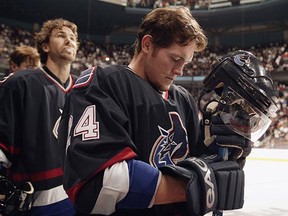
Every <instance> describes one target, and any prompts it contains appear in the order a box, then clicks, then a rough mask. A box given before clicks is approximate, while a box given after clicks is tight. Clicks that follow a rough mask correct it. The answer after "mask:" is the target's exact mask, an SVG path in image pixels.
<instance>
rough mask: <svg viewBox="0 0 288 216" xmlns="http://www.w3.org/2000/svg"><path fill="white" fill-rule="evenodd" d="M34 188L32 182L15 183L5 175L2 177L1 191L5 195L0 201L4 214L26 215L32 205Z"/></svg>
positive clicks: (9, 215) (8, 215)
mask: <svg viewBox="0 0 288 216" xmlns="http://www.w3.org/2000/svg"><path fill="white" fill-rule="evenodd" d="M33 192H34V188H33V186H32V184H31V183H30V182H24V183H22V184H18V185H15V184H14V183H13V182H12V181H10V180H8V179H7V178H5V177H1V178H0V193H1V194H3V195H5V196H4V199H2V200H1V201H0V213H1V215H3V216H14V215H25V213H27V211H29V210H30V208H31V206H32V196H33Z"/></svg>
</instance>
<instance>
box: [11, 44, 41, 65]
mask: <svg viewBox="0 0 288 216" xmlns="http://www.w3.org/2000/svg"><path fill="white" fill-rule="evenodd" d="M24 61H29V62H30V65H31V66H38V65H39V63H40V55H39V53H38V51H37V49H36V48H34V47H31V46H26V45H22V46H17V47H16V48H15V49H14V51H13V52H12V53H11V54H10V56H9V59H8V63H9V65H10V66H11V65H12V64H15V65H17V66H18V67H19V66H20V65H21V63H23V62H24Z"/></svg>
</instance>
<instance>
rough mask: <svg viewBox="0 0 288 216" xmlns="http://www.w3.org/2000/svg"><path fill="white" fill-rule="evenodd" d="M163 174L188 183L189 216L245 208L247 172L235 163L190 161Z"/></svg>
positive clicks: (169, 168)
mask: <svg viewBox="0 0 288 216" xmlns="http://www.w3.org/2000/svg"><path fill="white" fill-rule="evenodd" d="M210 157H213V156H210ZM160 170H161V171H162V173H163V174H168V175H172V176H178V177H182V178H186V179H189V182H188V185H187V191H186V196H187V205H188V209H189V215H190V216H200V215H205V214H206V213H208V212H212V211H214V210H216V209H220V210H232V209H239V208H242V207H243V204H244V180H245V179H244V171H243V170H242V169H241V168H240V166H239V164H238V163H237V162H235V161H218V162H215V161H214V159H213V158H212V159H211V158H210V160H207V159H204V158H196V157H191V158H188V159H185V160H183V161H181V162H179V163H178V164H177V165H166V166H164V167H161V168H160Z"/></svg>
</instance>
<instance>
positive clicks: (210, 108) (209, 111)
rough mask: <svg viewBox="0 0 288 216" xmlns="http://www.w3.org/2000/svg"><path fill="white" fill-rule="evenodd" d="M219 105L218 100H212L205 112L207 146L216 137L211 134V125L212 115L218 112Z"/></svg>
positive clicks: (205, 142) (205, 141)
mask: <svg viewBox="0 0 288 216" xmlns="http://www.w3.org/2000/svg"><path fill="white" fill-rule="evenodd" d="M217 107H218V102H216V101H211V102H209V103H208V104H207V106H206V109H205V112H203V120H204V121H203V122H204V135H205V139H204V144H205V145H206V146H208V145H210V144H211V143H212V142H213V141H214V139H215V138H216V137H215V136H214V135H213V136H211V133H210V126H211V116H212V115H213V114H214V113H216V111H217Z"/></svg>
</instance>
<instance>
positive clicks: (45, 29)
mask: <svg viewBox="0 0 288 216" xmlns="http://www.w3.org/2000/svg"><path fill="white" fill-rule="evenodd" d="M64 26H66V27H68V28H70V29H71V30H72V32H73V33H74V35H75V36H76V38H77V40H78V33H77V25H76V24H75V23H72V22H70V21H68V20H65V19H62V18H58V19H54V20H47V21H46V22H44V23H43V26H42V28H41V30H40V32H37V33H35V36H34V39H35V43H36V46H37V49H38V52H39V53H40V57H41V62H42V63H44V64H45V63H46V61H47V58H48V56H47V53H46V52H44V51H43V50H42V44H43V43H49V38H50V36H51V33H52V31H53V30H54V29H61V28H63V27H64Z"/></svg>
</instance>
